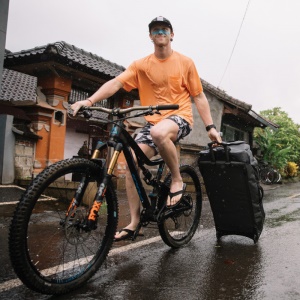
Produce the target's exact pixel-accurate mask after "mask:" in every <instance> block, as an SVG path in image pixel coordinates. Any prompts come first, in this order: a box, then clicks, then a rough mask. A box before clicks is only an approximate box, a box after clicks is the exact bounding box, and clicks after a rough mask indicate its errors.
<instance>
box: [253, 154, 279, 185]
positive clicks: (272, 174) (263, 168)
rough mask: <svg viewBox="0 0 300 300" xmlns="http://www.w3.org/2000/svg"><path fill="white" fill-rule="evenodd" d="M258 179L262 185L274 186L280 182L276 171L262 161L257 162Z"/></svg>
mask: <svg viewBox="0 0 300 300" xmlns="http://www.w3.org/2000/svg"><path fill="white" fill-rule="evenodd" d="M258 170H259V178H260V181H261V182H262V183H263V184H267V185H270V184H274V183H279V182H280V181H281V174H280V173H279V171H278V170H277V169H275V168H274V167H273V166H271V165H270V164H268V163H267V162H265V161H263V160H259V161H258Z"/></svg>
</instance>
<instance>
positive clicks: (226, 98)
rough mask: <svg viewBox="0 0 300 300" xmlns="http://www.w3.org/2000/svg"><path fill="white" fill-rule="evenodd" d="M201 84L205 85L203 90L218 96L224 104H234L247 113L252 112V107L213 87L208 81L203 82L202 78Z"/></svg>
mask: <svg viewBox="0 0 300 300" xmlns="http://www.w3.org/2000/svg"><path fill="white" fill-rule="evenodd" d="M201 82H202V85H203V89H205V90H206V91H209V92H210V93H212V94H213V95H215V96H217V97H218V98H219V99H220V100H223V101H224V102H227V103H229V104H232V105H234V106H236V107H238V108H240V109H242V110H243V111H246V112H248V111H250V110H251V108H252V105H250V104H248V103H246V102H243V101H240V100H238V99H235V98H233V97H231V96H229V95H227V94H226V93H225V91H223V90H221V89H219V88H217V87H215V86H213V85H212V84H210V83H208V82H207V81H205V80H203V79H202V78H201Z"/></svg>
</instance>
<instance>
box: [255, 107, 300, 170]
mask: <svg viewBox="0 0 300 300" xmlns="http://www.w3.org/2000/svg"><path fill="white" fill-rule="evenodd" d="M260 115H261V116H262V117H264V118H265V119H267V120H269V121H271V122H273V123H275V124H277V125H279V129H278V130H277V131H274V130H272V129H270V128H265V129H261V128H256V129H255V131H254V139H255V141H256V142H257V144H258V145H259V146H260V148H261V151H262V154H263V159H264V160H266V161H267V162H269V163H271V164H272V165H273V166H275V167H276V168H278V169H281V170H282V169H283V168H285V167H286V165H287V163H288V162H296V163H299V162H300V125H298V124H296V123H294V122H293V120H292V119H291V118H290V117H289V116H288V114H287V113H286V112H284V111H282V110H281V108H280V107H275V108H273V109H269V110H264V111H261V112H260Z"/></svg>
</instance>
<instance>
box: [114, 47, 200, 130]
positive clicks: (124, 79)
mask: <svg viewBox="0 0 300 300" xmlns="http://www.w3.org/2000/svg"><path fill="white" fill-rule="evenodd" d="M116 79H117V80H118V81H120V82H121V83H122V84H123V88H124V89H125V90H126V91H128V92H129V91H131V90H132V89H136V88H137V89H138V90H139V96H140V101H141V105H145V106H148V105H166V104H178V105H179V109H178V110H162V111H161V115H158V114H154V115H153V116H146V117H145V118H146V120H147V121H148V122H150V123H153V124H155V123H157V122H159V121H160V120H162V119H165V118H167V117H168V116H171V115H178V116H180V117H182V118H183V119H185V120H186V121H187V122H188V123H189V124H190V125H191V126H192V125H193V113H192V103H191V98H190V97H191V96H197V95H199V94H200V93H201V92H202V91H203V88H202V84H201V81H200V77H199V75H198V72H197V70H196V67H195V65H194V62H193V61H192V60H191V59H190V58H188V57H186V56H184V55H182V54H180V53H178V52H175V51H173V53H172V55H171V56H169V57H168V58H167V59H165V60H159V59H158V58H156V56H155V55H154V54H151V55H149V56H146V57H145V58H142V59H140V60H137V61H135V62H133V63H132V64H131V65H130V66H129V67H128V69H126V70H125V71H124V72H123V73H122V74H120V75H119V76H117V77H116Z"/></svg>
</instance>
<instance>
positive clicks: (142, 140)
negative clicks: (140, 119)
mask: <svg viewBox="0 0 300 300" xmlns="http://www.w3.org/2000/svg"><path fill="white" fill-rule="evenodd" d="M167 119H170V120H172V121H174V122H175V123H176V124H177V125H178V127H179V129H178V133H177V141H179V140H180V139H183V138H184V137H185V136H187V135H188V134H189V133H190V132H191V131H192V127H191V126H190V124H189V123H188V122H187V121H186V120H184V119H183V118H181V117H179V116H176V115H175V116H170V117H168V118H167ZM153 126H154V125H153V124H151V123H147V124H146V125H145V126H144V127H143V128H142V130H141V131H140V132H139V133H138V134H137V136H136V138H135V141H136V142H137V143H138V144H146V145H148V146H149V147H151V148H154V149H155V151H156V153H158V149H157V147H156V145H155V144H154V143H153V141H152V137H151V135H150V129H151V128H152V127H153ZM177 141H176V142H177Z"/></svg>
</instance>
